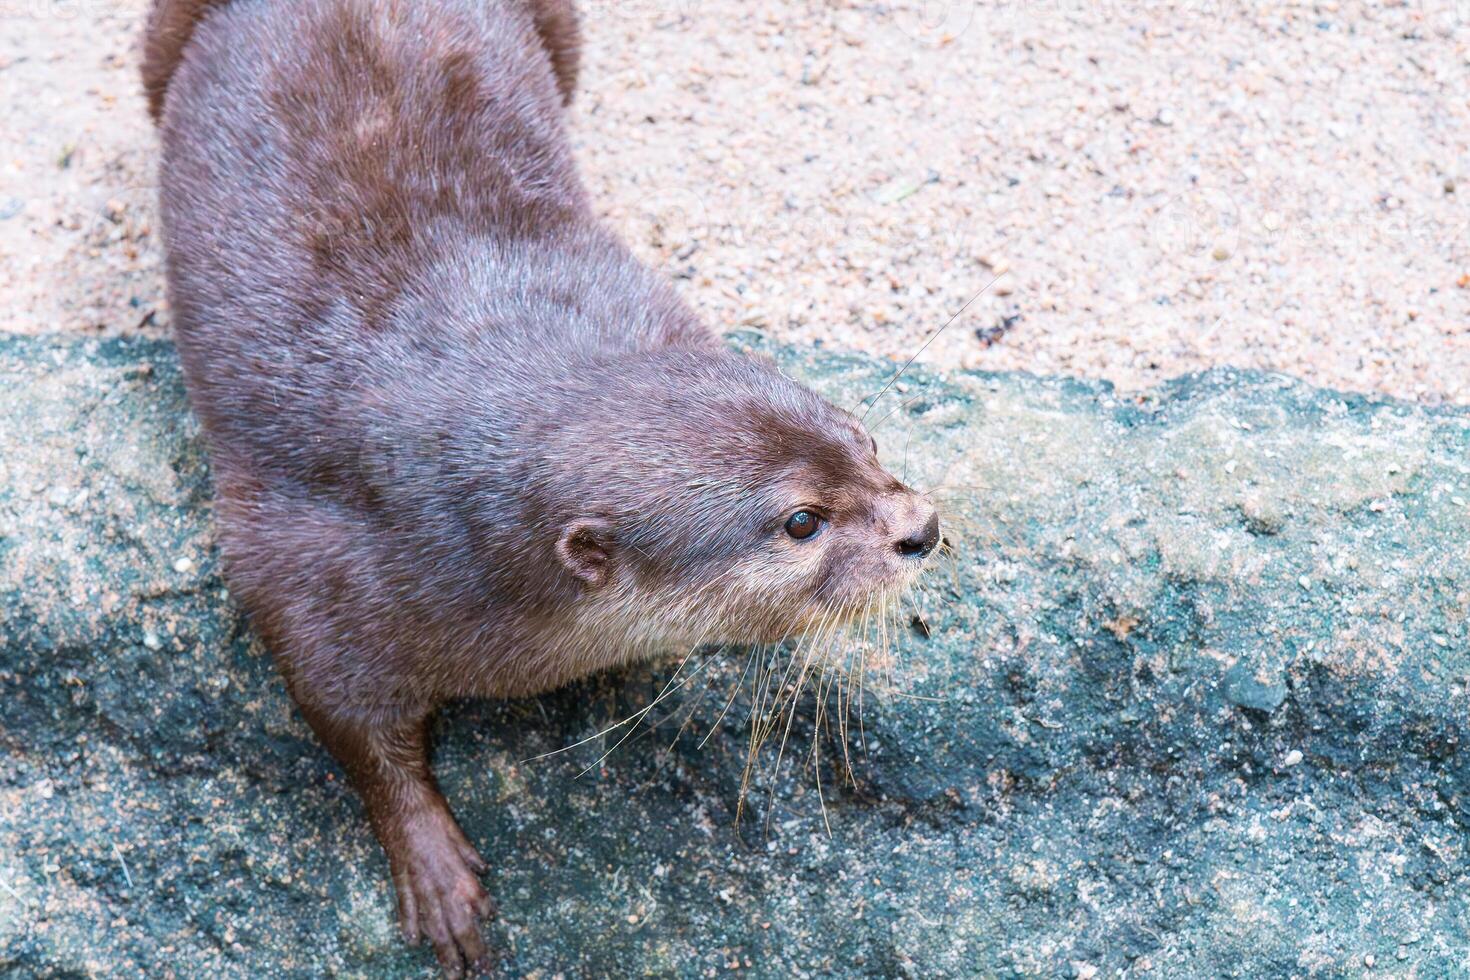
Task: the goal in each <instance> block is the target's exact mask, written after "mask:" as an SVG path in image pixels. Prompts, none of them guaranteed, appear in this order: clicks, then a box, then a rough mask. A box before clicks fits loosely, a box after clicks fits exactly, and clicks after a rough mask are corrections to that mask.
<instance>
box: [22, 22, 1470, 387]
mask: <svg viewBox="0 0 1470 980" xmlns="http://www.w3.org/2000/svg"><path fill="white" fill-rule="evenodd" d="M143 7H144V4H143V3H142V0H0V106H3V109H0V147H3V156H0V311H3V316H0V329H8V330H19V331H26V332H32V331H43V330H53V329H66V330H75V331H84V332H92V333H104V334H112V333H128V332H166V330H167V328H168V319H169V317H168V309H167V304H166V302H165V299H164V295H163V287H162V281H161V277H160V273H159V245H158V239H157V233H156V232H157V229H156V221H155V218H154V204H153V161H154V156H155V152H156V150H155V144H154V138H153V135H152V133H151V131H150V127H149V125H148V123H147V119H146V116H145V114H144V111H143V103H142V98H141V96H140V94H139V85H138V82H137V44H136V38H137V31H138V26H139V23H140V21H141V17H142V10H143ZM582 7H583V10H584V19H585V28H586V33H587V37H588V50H587V57H586V65H585V70H584V74H583V81H582V91H581V94H580V95H579V98H578V103H577V107H576V112H575V117H574V123H573V125H574V129H575V133H576V139H577V142H578V146H579V149H580V153H581V157H582V159H583V161H584V164H585V169H586V173H587V177H588V180H589V182H590V184H591V186H592V190H593V193H594V196H595V197H596V198H597V200H598V201H599V202H601V204H602V206H603V207H604V208H605V210H606V212H607V215H608V217H609V220H611V221H613V222H614V223H615V224H616V225H617V226H618V227H620V228H622V229H623V230H624V231H625V233H626V234H627V236H628V237H629V238H630V240H631V241H632V242H633V244H634V246H635V248H637V249H638V250H639V252H640V253H641V254H642V255H644V256H645V257H646V258H648V259H649V260H650V261H652V262H655V263H657V264H659V265H660V266H662V267H665V268H667V269H668V271H669V273H670V274H671V275H673V276H676V277H677V278H678V280H679V283H680V285H681V288H682V289H683V290H684V291H685V292H686V294H687V295H688V296H689V298H690V299H691V300H692V301H693V302H694V304H695V305H696V306H697V307H698V308H699V309H700V310H702V311H703V312H704V314H705V315H706V316H707V317H708V318H709V319H710V320H711V321H712V322H714V323H716V324H718V325H719V326H720V327H722V328H725V329H730V328H734V327H736V326H739V325H741V324H746V325H754V326H759V327H761V328H763V329H765V330H767V331H769V332H771V333H772V334H774V335H776V336H779V337H782V338H787V339H793V340H814V341H821V342H823V343H828V344H833V345H839V346H843V347H851V348H861V349H864V350H872V351H877V352H880V353H884V354H888V355H891V356H895V357H905V356H907V355H908V354H909V353H911V352H912V351H914V350H915V349H916V348H917V347H918V346H919V345H920V344H921V343H922V342H923V339H924V338H925V337H926V336H927V335H929V334H930V333H931V332H932V331H933V330H934V329H935V328H936V327H937V326H938V325H940V324H942V323H944V322H945V321H946V320H947V319H948V318H949V317H950V316H951V315H952V314H954V313H955V312H956V311H957V310H959V309H960V308H961V307H962V306H963V305H964V304H965V302H966V301H967V300H969V299H970V298H971V297H972V296H974V295H975V293H976V291H977V290H979V289H980V288H981V287H982V286H984V285H985V284H986V283H988V282H991V280H992V279H994V277H995V276H996V275H997V274H999V276H1000V277H999V279H996V280H995V281H994V282H993V284H992V285H991V286H990V288H989V289H988V290H987V291H986V292H985V293H983V294H982V295H981V296H980V297H979V298H977V299H975V301H974V302H973V304H972V305H971V306H970V307H969V308H968V309H966V310H965V312H964V313H963V314H962V315H961V316H960V317H958V318H957V319H956V320H955V322H954V324H953V325H952V326H951V327H950V328H949V329H948V330H947V331H946V332H945V333H944V334H943V335H942V336H941V337H940V339H939V340H938V341H937V342H935V343H934V344H933V345H932V347H931V348H930V349H929V350H928V351H926V352H925V355H924V357H925V360H928V361H932V362H934V363H936V364H940V365H948V366H953V365H967V366H977V367H986V368H1008V369H1009V368H1019V369H1025V370H1030V371H1035V372H1043V373H1070V374H1080V375H1088V376H1100V377H1105V378H1109V379H1111V380H1113V381H1115V382H1117V383H1119V384H1121V385H1124V386H1129V387H1133V386H1141V385H1147V384H1151V383H1154V382H1156V381H1159V380H1162V379H1164V378H1167V377H1171V376H1173V375H1176V374H1179V373H1181V372H1184V371H1189V370H1193V369H1197V368H1202V367H1207V366H1210V365H1215V364H1234V365H1241V366H1248V367H1260V368H1270V369H1279V370H1283V371H1287V372H1290V373H1292V374H1296V375H1299V376H1301V377H1304V378H1306V379H1308V380H1310V381H1313V382H1316V383H1318V384H1324V385H1330V386H1334V387H1340V388H1347V389H1354V390H1380V391H1385V392H1390V393H1392V394H1395V395H1400V396H1404V397H1409V398H1417V399H1420V400H1424V401H1431V402H1433V401H1446V400H1447V401H1456V402H1470V0H1399V2H1397V3H1390V4H1388V5H1382V4H1376V3H1373V4H1369V3H1362V4H1360V3H1354V2H1343V3H1337V2H1323V3H1315V4H1311V3H1305V2H1302V3H1292V4H1260V3H1257V4H1252V3H1243V2H1223V0H1135V2H1123V0H1090V2H1089V0H1030V2H1020V0H990V2H980V0H929V2H928V3H923V2H921V0H899V2H898V4H896V5H889V4H886V3H881V2H880V3H872V4H846V3H821V2H817V0H785V2H780V0H703V2H695V0H583V3H582Z"/></svg>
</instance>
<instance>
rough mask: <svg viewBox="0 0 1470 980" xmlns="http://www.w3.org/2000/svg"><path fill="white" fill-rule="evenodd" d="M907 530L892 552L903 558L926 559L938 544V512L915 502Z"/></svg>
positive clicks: (924, 503) (930, 506) (922, 503)
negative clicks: (894, 551)
mask: <svg viewBox="0 0 1470 980" xmlns="http://www.w3.org/2000/svg"><path fill="white" fill-rule="evenodd" d="M907 528H908V530H906V531H904V532H902V533H901V534H900V535H899V538H898V540H897V541H896V542H894V545H893V547H894V550H896V551H897V552H898V553H899V554H900V555H902V556H903V557H905V558H912V559H914V560H916V561H917V560H918V559H921V558H927V557H928V555H929V552H931V551H933V550H934V546H935V545H937V544H938V543H939V512H938V511H936V510H935V509H934V507H933V506H932V505H931V504H929V503H926V502H924V501H916V502H915V504H914V506H913V508H911V510H910V513H909V521H908V523H907Z"/></svg>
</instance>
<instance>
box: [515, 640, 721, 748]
mask: <svg viewBox="0 0 1470 980" xmlns="http://www.w3.org/2000/svg"><path fill="white" fill-rule="evenodd" d="M698 650H699V646H698V645H695V646H693V647H690V649H689V652H688V653H686V654H685V655H684V658H683V659H682V660H680V661H679V666H678V667H676V668H675V669H674V675H673V677H670V678H669V680H668V682H667V683H665V684H664V688H663V690H662V691H660V692H659V694H658V696H657V697H656V698H654V699H653V701H651V702H650V703H649V704H647V705H646V706H644V707H643V708H642V709H641V710H639V711H636V712H634V713H633V714H631V715H629V716H628V717H626V718H624V719H623V720H622V721H619V722H615V723H613V724H611V725H609V726H608V727H606V728H604V729H603V730H602V731H600V732H597V733H596V734H594V735H588V736H587V737H586V738H584V739H580V740H578V741H576V742H573V743H572V744H571V745H564V746H562V747H561V748H559V749H552V750H551V751H550V752H543V753H541V754H540V755H533V756H531V757H530V758H529V759H522V760H521V764H525V763H528V762H537V761H540V760H541V759H547V758H550V757H551V756H554V755H560V754H562V753H563V752H570V751H571V750H572V749H575V748H577V747H579V746H582V745H586V744H587V743H588V742H592V741H595V740H597V739H599V738H602V737H603V736H604V735H607V734H609V733H610V732H614V731H616V730H618V729H619V728H621V727H623V726H624V725H626V724H628V723H629V722H637V721H641V720H642V719H643V718H644V717H645V716H646V715H647V714H648V713H649V712H650V711H652V710H653V709H654V707H655V706H657V705H658V703H659V702H660V701H662V700H663V699H664V697H665V696H667V695H668V694H669V693H670V687H669V685H671V684H673V683H674V680H675V679H676V678H678V676H679V672H680V671H682V670H683V669H684V665H685V664H687V663H688V662H689V658H690V657H692V656H694V654H695V653H696V652H697V651H698ZM708 663H709V659H706V660H705V663H704V664H701V665H700V666H699V668H698V670H696V671H695V673H694V674H690V675H689V677H688V678H686V679H685V681H684V682H681V683H680V684H679V685H678V687H675V688H673V690H678V689H679V687H683V686H684V683H687V682H688V681H689V680H690V679H692V678H694V677H695V676H696V675H697V674H698V671H699V670H703V669H704V667H705V666H706V665H707V664H708ZM626 737H627V736H624V738H626ZM618 744H619V745H621V744H622V742H621V741H619V743H618ZM616 747H617V746H614V748H616ZM603 758H607V757H606V756H603ZM599 761H601V760H599ZM595 765H596V763H594V766H595ZM591 768H592V767H591V766H589V767H588V769H584V770H582V771H583V772H584V773H585V772H587V771H589V770H590V769H591Z"/></svg>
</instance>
